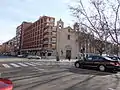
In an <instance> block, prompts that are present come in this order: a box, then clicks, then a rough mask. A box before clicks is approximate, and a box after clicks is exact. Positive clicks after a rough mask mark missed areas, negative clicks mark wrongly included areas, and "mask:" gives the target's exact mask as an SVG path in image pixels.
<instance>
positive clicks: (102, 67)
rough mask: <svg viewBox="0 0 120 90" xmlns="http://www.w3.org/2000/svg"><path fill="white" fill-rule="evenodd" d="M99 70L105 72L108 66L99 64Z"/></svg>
mask: <svg viewBox="0 0 120 90" xmlns="http://www.w3.org/2000/svg"><path fill="white" fill-rule="evenodd" d="M98 68H99V70H100V71H102V72H104V71H105V70H106V67H105V66H104V65H99V67H98Z"/></svg>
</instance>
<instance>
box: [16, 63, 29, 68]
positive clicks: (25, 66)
mask: <svg viewBox="0 0 120 90" xmlns="http://www.w3.org/2000/svg"><path fill="white" fill-rule="evenodd" d="M18 64H19V65H21V66H24V67H27V66H28V65H26V64H23V63H18Z"/></svg>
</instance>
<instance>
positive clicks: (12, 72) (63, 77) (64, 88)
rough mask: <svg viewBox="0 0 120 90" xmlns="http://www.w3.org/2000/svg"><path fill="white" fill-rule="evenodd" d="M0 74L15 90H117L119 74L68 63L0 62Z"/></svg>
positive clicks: (119, 79) (119, 83) (118, 89)
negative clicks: (77, 66) (76, 66)
mask: <svg viewBox="0 0 120 90" xmlns="http://www.w3.org/2000/svg"><path fill="white" fill-rule="evenodd" d="M0 72H1V77H3V78H9V79H10V80H12V81H13V84H14V90H120V72H117V73H110V72H100V71H97V70H91V69H79V68H75V67H74V66H73V63H69V62H68V63H65V62H63V63H62V62H61V63H60V62H42V61H29V62H28V61H26V62H23V61H22V62H3V63H2V62H1V63H0Z"/></svg>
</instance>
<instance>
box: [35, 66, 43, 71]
mask: <svg viewBox="0 0 120 90" xmlns="http://www.w3.org/2000/svg"><path fill="white" fill-rule="evenodd" d="M34 68H35V69H37V70H38V71H43V70H45V69H41V68H38V67H34Z"/></svg>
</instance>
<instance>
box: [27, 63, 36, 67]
mask: <svg viewBox="0 0 120 90" xmlns="http://www.w3.org/2000/svg"><path fill="white" fill-rule="evenodd" d="M26 64H28V65H31V66H36V65H34V64H31V63H28V62H26Z"/></svg>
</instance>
